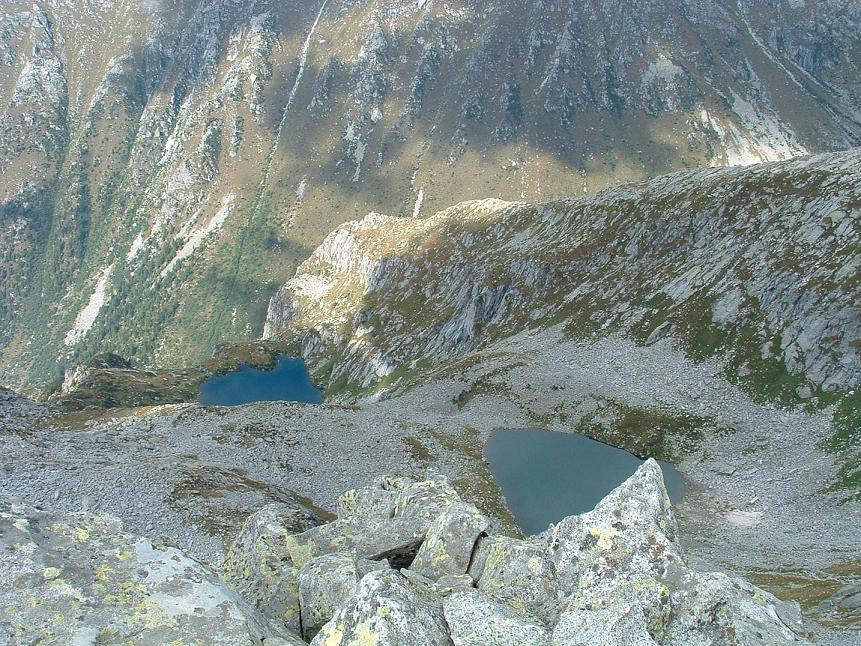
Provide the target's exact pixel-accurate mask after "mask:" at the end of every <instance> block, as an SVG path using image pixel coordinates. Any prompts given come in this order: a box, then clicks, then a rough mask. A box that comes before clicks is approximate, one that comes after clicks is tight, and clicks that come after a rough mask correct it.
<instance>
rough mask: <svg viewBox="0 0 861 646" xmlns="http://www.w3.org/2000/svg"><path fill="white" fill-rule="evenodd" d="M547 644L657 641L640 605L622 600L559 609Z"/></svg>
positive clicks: (609, 645)
mask: <svg viewBox="0 0 861 646" xmlns="http://www.w3.org/2000/svg"><path fill="white" fill-rule="evenodd" d="M672 643H677V642H672ZM678 643H679V644H681V643H683V642H678ZM550 644H551V646H657V642H655V640H654V639H652V637H651V635H649V633H648V631H647V630H646V619H645V616H644V615H643V609H642V608H641V607H640V606H638V605H630V604H624V603H615V604H611V605H608V606H605V607H603V608H600V609H597V610H586V609H572V610H567V611H565V612H563V613H562V614H561V615H560V617H559V621H558V623H557V624H556V627H555V628H554V629H553V635H552V638H551V641H550Z"/></svg>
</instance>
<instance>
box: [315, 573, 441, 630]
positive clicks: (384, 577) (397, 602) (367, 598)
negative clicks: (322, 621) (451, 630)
mask: <svg viewBox="0 0 861 646" xmlns="http://www.w3.org/2000/svg"><path fill="white" fill-rule="evenodd" d="M311 644H312V645H313V646H346V645H347V644H352V645H356V646H358V645H360V644H373V645H375V646H451V640H450V639H449V636H448V625H447V624H446V620H445V616H444V614H443V610H442V604H441V601H440V600H439V599H438V598H437V597H436V596H435V595H434V594H433V591H432V588H430V587H424V586H422V585H421V584H418V583H415V582H412V581H410V580H408V579H406V578H405V577H403V576H402V575H401V574H399V573H398V572H395V571H394V570H386V571H379V572H371V573H370V574H368V575H367V576H365V577H364V578H363V579H362V580H361V582H360V583H359V586H358V589H357V591H356V598H355V600H354V601H353V603H351V604H349V605H348V606H346V607H344V608H342V609H341V610H339V611H338V612H337V613H336V614H335V616H334V617H333V618H332V620H331V621H330V622H329V623H327V624H326V625H325V626H324V627H323V629H322V630H321V631H320V633H319V634H318V635H317V636H316V637H315V638H314V640H313V641H312V642H311Z"/></svg>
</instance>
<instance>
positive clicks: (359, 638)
mask: <svg viewBox="0 0 861 646" xmlns="http://www.w3.org/2000/svg"><path fill="white" fill-rule="evenodd" d="M353 643H354V644H356V645H357V646H377V644H379V643H380V634H379V633H378V632H377V631H376V630H374V627H373V626H372V625H369V624H368V622H362V623H361V624H359V625H358V626H356V637H355V639H353Z"/></svg>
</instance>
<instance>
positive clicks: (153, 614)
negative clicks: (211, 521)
mask: <svg viewBox="0 0 861 646" xmlns="http://www.w3.org/2000/svg"><path fill="white" fill-rule="evenodd" d="M264 639H265V641H266V643H267V644H284V645H287V644H301V643H302V642H301V640H298V639H296V638H295V637H293V636H291V635H290V634H289V633H287V632H286V631H285V630H284V629H283V628H277V627H273V626H270V625H269V624H268V623H267V622H266V621H265V620H261V619H260V618H259V617H257V616H256V615H255V613H254V612H253V611H252V610H251V609H250V608H249V607H248V606H247V605H246V604H245V603H244V602H243V601H241V599H240V598H239V597H238V596H237V595H236V593H235V592H233V591H231V590H230V589H228V588H227V587H226V586H225V585H224V584H223V583H222V582H221V581H220V580H219V579H218V578H217V576H216V575H215V574H214V573H213V572H211V571H209V570H208V569H207V568H205V567H204V566H203V565H201V564H199V563H197V562H196V561H193V560H191V559H190V558H188V557H187V556H185V555H184V554H183V553H182V552H180V551H179V550H177V549H174V548H172V547H163V546H156V545H153V544H152V543H151V542H150V541H148V540H146V539H144V538H140V537H136V536H132V535H130V534H126V533H124V532H123V529H122V526H121V525H120V523H119V522H118V521H115V520H111V519H109V518H104V517H98V516H90V515H85V514H72V515H60V514H52V513H48V512H45V511H39V510H36V509H33V508H30V507H26V506H22V505H16V504H12V503H9V502H5V501H3V502H0V643H3V644H10V645H13V644H32V643H40V644H57V645H60V644H76V645H77V644H80V645H85V644H98V643H134V644H173V643H183V644H224V645H225V646H238V645H240V644H247V645H248V646H251V645H252V644H259V643H260V641H261V640H264Z"/></svg>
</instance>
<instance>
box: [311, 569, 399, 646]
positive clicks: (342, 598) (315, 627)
mask: <svg viewBox="0 0 861 646" xmlns="http://www.w3.org/2000/svg"><path fill="white" fill-rule="evenodd" d="M388 567H389V565H388V563H387V562H385V561H383V562H378V561H367V560H364V559H359V560H357V559H356V558H354V557H352V556H349V555H347V554H342V553H337V554H326V555H323V556H318V557H317V558H314V559H312V560H310V561H309V562H308V563H306V564H305V566H304V567H303V568H302V569H301V570H300V571H299V581H298V585H299V607H300V609H301V611H300V612H301V619H302V624H301V625H302V637H303V638H305V640H307V641H310V640H311V639H313V638H314V636H315V635H316V634H317V633H318V632H320V629H321V628H322V627H323V626H324V625H325V624H326V623H327V622H328V621H329V620H330V619H332V617H333V616H334V615H335V612H336V611H337V610H338V609H339V608H341V607H343V606H345V605H347V604H348V603H351V602H352V601H353V599H354V598H355V596H356V586H357V585H358V583H359V581H360V580H361V578H362V577H363V576H364V575H365V574H367V573H368V572H372V571H375V570H382V569H386V568H388Z"/></svg>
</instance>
